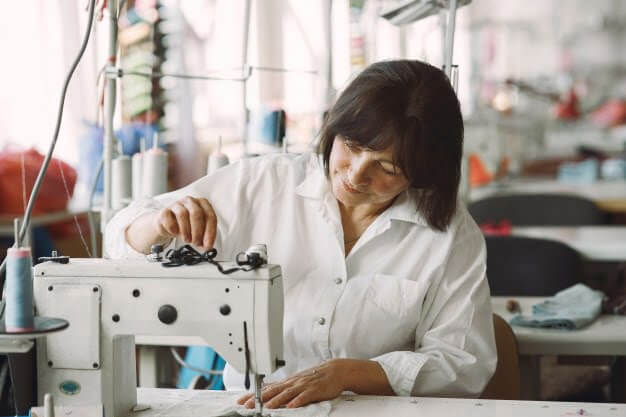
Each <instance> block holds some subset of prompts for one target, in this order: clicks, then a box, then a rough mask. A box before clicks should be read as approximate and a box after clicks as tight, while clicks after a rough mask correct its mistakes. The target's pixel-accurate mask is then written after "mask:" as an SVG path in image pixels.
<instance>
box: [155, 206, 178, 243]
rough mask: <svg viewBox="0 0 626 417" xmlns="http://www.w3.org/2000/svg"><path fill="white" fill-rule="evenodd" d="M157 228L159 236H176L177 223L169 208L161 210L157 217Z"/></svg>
mask: <svg viewBox="0 0 626 417" xmlns="http://www.w3.org/2000/svg"><path fill="white" fill-rule="evenodd" d="M157 228H158V231H159V235H162V236H176V235H178V222H177V221H176V216H175V215H174V213H173V212H172V210H170V209H169V208H166V209H163V210H161V211H160V212H159V214H158V215H157Z"/></svg>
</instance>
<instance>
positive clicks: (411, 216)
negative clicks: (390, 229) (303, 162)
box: [296, 154, 428, 226]
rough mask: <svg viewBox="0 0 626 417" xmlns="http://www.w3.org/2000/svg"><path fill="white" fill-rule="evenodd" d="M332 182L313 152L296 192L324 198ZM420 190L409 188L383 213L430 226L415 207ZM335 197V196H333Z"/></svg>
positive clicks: (314, 197) (318, 156) (393, 217)
mask: <svg viewBox="0 0 626 417" xmlns="http://www.w3.org/2000/svg"><path fill="white" fill-rule="evenodd" d="M330 192H331V190H330V184H329V181H328V178H327V177H326V174H325V171H324V165H323V162H322V157H321V155H316V154H312V156H311V158H310V159H309V162H308V164H307V168H306V174H305V176H304V180H303V181H302V182H301V183H300V184H299V185H298V186H297V187H296V194H298V195H300V196H302V197H306V198H312V199H316V200H322V199H324V197H325V196H326V194H327V193H330ZM418 192H419V191H417V190H414V189H408V190H406V191H404V192H402V193H400V195H398V197H397V198H396V199H395V201H394V202H393V204H392V205H391V207H389V208H388V209H387V210H385V212H384V213H383V214H382V215H383V216H385V217H387V218H388V219H390V220H399V221H404V222H408V223H415V224H418V225H422V226H428V222H427V221H426V219H425V218H424V216H422V214H421V213H420V212H419V211H418V210H417V208H416V207H415V197H416V194H417V193H418ZM333 198H334V197H333Z"/></svg>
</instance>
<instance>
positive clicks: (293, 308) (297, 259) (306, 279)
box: [105, 153, 497, 396]
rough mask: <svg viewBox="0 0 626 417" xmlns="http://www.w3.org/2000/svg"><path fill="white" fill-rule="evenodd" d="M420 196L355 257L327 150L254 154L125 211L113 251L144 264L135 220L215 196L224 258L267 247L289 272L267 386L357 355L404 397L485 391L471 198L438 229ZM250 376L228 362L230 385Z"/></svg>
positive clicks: (398, 207)
mask: <svg viewBox="0 0 626 417" xmlns="http://www.w3.org/2000/svg"><path fill="white" fill-rule="evenodd" d="M416 192H418V191H417V190H408V191H406V192H404V193H402V194H400V195H399V196H398V197H397V198H396V199H395V200H394V202H393V204H392V206H390V207H389V208H388V209H387V210H386V211H385V212H383V213H382V214H381V215H379V216H378V217H377V218H376V220H375V221H374V222H372V224H371V225H370V226H369V227H368V228H367V230H366V231H365V232H364V233H363V234H362V235H361V237H360V238H359V239H358V241H357V242H356V244H355V245H354V247H353V248H352V250H351V251H350V252H349V254H348V256H347V257H346V256H345V253H344V244H343V240H344V238H343V229H342V226H341V217H340V213H339V207H338V203H337V201H336V199H335V198H334V196H333V194H332V191H331V188H330V185H329V180H328V179H327V178H326V176H325V174H324V169H323V166H322V163H321V160H320V158H319V157H318V156H317V155H315V154H311V153H306V154H303V155H285V154H281V155H269V156H264V157H259V158H252V159H243V160H241V161H239V162H237V163H234V164H231V165H229V166H226V167H224V168H222V169H220V170H218V171H216V172H215V173H214V174H212V175H210V176H206V177H204V178H202V179H200V180H198V181H196V182H194V183H192V184H190V185H189V186H187V187H185V188H183V189H181V190H178V191H175V192H171V193H168V194H164V195H161V196H158V197H156V198H155V199H150V200H142V201H138V202H135V203H133V204H132V205H131V206H129V207H127V208H126V209H124V210H122V211H120V212H119V213H118V214H117V215H116V216H115V217H114V218H113V219H112V220H111V221H110V222H109V224H108V226H107V229H106V242H105V245H106V249H107V252H108V254H109V256H111V257H114V258H120V257H142V256H143V255H142V254H140V253H138V252H136V251H134V250H133V249H132V248H131V247H130V246H128V245H127V244H126V241H125V238H124V231H125V229H126V227H127V226H128V225H129V224H130V223H131V222H132V221H133V220H134V219H136V218H137V217H138V216H141V215H142V214H144V213H148V212H150V211H154V210H157V209H158V207H165V206H167V205H169V204H172V203H173V202H175V201H177V200H178V199H180V198H182V197H184V196H186V195H191V196H195V197H204V198H207V199H208V200H209V202H210V203H211V205H212V206H213V208H214V210H215V213H216V215H217V218H218V231H217V240H216V242H215V248H216V249H217V250H218V258H220V259H224V260H232V259H234V257H235V255H236V254H237V253H238V252H240V251H242V250H245V249H246V248H247V247H249V246H250V245H252V244H257V243H265V244H267V249H268V258H269V262H270V263H274V264H278V265H280V266H281V268H282V279H283V289H284V295H285V301H284V302H285V306H284V308H285V313H284V357H285V360H286V366H284V367H283V368H280V369H279V370H277V371H276V372H275V373H274V374H272V375H268V376H266V378H265V381H266V382H274V381H278V380H281V379H283V378H285V377H287V376H289V375H291V374H293V373H295V372H298V371H302V370H304V369H308V368H311V367H313V366H317V365H319V364H321V363H323V362H324V361H326V360H329V359H332V358H354V359H369V360H374V361H377V362H378V363H379V364H380V365H381V367H382V368H383V370H384V371H385V373H386V376H387V378H388V380H389V383H390V385H391V387H392V388H393V390H394V391H395V393H396V394H398V395H404V396H408V395H422V396H425V395H450V396H454V395H457V396H477V395H479V394H480V393H481V391H482V389H483V388H484V386H485V385H486V384H487V382H488V381H489V379H490V377H491V375H492V374H493V372H494V370H495V366H496V361H497V358H496V349H495V341H494V335H493V326H492V310H491V302H490V298H489V287H488V284H487V280H486V277H485V268H486V267H485V243H484V238H483V236H482V234H481V232H480V230H479V229H478V227H477V226H476V224H475V223H474V221H473V220H472V218H471V217H470V215H469V214H468V213H467V210H466V209H465V207H464V206H463V205H462V204H461V203H459V207H458V210H457V212H456V213H455V216H454V218H453V220H452V223H451V225H450V227H449V228H448V229H447V231H445V232H439V231H436V230H434V229H432V228H430V227H429V226H428V224H427V222H426V220H425V219H424V218H423V217H422V216H421V215H420V214H419V212H418V211H417V209H416V206H415V203H414V200H413V193H416ZM182 244H183V242H179V241H176V242H175V241H172V242H171V243H170V247H171V246H174V245H176V246H180V245H182ZM243 381H244V378H243V375H241V374H240V373H239V372H237V371H236V370H235V369H233V368H231V367H230V366H227V367H226V370H225V374H224V382H225V385H226V387H227V389H243Z"/></svg>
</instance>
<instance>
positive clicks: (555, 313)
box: [510, 284, 604, 330]
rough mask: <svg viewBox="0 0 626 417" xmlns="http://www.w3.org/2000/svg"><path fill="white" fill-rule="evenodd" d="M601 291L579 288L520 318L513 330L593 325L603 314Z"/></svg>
mask: <svg viewBox="0 0 626 417" xmlns="http://www.w3.org/2000/svg"><path fill="white" fill-rule="evenodd" d="M603 298H604V294H603V293H602V291H595V290H592V289H591V288H589V287H587V286H586V285H584V284H576V285H574V286H571V287H569V288H567V289H565V290H563V291H559V292H558V293H556V295H555V296H554V297H551V298H549V299H547V300H545V301H544V302H542V303H539V304H535V305H534V306H533V312H532V315H530V316H523V315H521V314H520V315H517V316H515V317H513V318H512V319H511V321H510V323H511V324H512V325H514V326H525V327H539V328H546V329H562V330H574V329H580V328H582V327H585V326H587V325H589V324H590V323H592V322H593V321H594V320H595V319H596V318H598V316H599V315H600V312H601V310H602V299H603Z"/></svg>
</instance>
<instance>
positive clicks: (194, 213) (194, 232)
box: [183, 197, 205, 246]
mask: <svg viewBox="0 0 626 417" xmlns="http://www.w3.org/2000/svg"><path fill="white" fill-rule="evenodd" d="M183 204H184V206H185V208H186V209H187V212H188V213H189V224H190V227H191V242H192V243H193V244H194V245H197V246H202V235H204V226H205V215H204V210H203V209H202V207H201V206H200V204H198V201H197V200H196V199H195V198H193V197H186V198H185V199H184V200H183Z"/></svg>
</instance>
